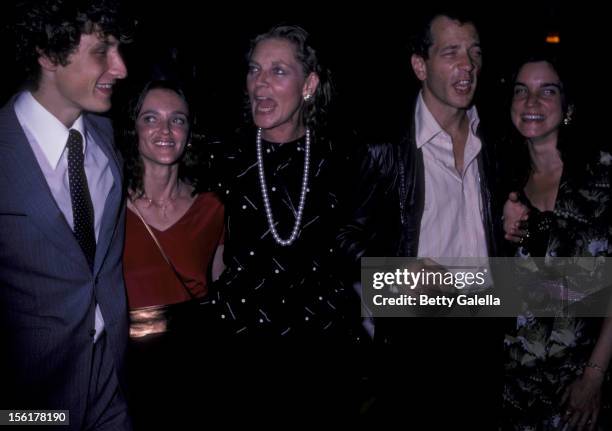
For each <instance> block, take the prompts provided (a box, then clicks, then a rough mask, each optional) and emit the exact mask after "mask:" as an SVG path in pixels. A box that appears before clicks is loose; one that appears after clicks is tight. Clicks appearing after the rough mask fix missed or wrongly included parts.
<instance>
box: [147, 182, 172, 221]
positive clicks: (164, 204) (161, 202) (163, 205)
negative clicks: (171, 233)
mask: <svg viewBox="0 0 612 431" xmlns="http://www.w3.org/2000/svg"><path fill="white" fill-rule="evenodd" d="M177 189H178V187H177ZM178 197H179V191H178V190H177V193H176V196H174V197H172V196H168V199H153V198H150V197H149V196H147V194H146V193H145V192H144V191H143V194H142V196H141V197H140V198H139V199H142V200H144V201H145V202H146V208H151V206H155V207H157V208H159V209H160V210H161V215H162V217H163V218H168V217H167V214H166V209H167V208H168V206H170V205H171V204H174V202H176V200H177V199H178Z"/></svg>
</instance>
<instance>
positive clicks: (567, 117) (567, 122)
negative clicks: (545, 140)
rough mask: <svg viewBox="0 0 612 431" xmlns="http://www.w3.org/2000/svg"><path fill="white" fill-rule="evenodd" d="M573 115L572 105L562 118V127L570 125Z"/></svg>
mask: <svg viewBox="0 0 612 431" xmlns="http://www.w3.org/2000/svg"><path fill="white" fill-rule="evenodd" d="M573 115H574V108H573V106H572V105H570V106H569V108H568V110H567V112H566V113H565V116H564V117H563V125H564V126H569V125H570V124H572V116H573Z"/></svg>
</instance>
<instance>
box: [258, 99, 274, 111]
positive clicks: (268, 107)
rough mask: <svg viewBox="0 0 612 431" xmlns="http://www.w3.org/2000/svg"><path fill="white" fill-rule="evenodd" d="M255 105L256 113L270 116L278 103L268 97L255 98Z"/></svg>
mask: <svg viewBox="0 0 612 431" xmlns="http://www.w3.org/2000/svg"><path fill="white" fill-rule="evenodd" d="M254 105H255V112H256V113H260V114H269V113H270V112H272V111H274V109H275V108H276V102H275V101H274V100H272V99H270V98H268V97H255V100H254Z"/></svg>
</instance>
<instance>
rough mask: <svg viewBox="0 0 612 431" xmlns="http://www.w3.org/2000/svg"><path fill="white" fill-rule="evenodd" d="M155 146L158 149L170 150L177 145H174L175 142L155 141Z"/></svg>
mask: <svg viewBox="0 0 612 431" xmlns="http://www.w3.org/2000/svg"><path fill="white" fill-rule="evenodd" d="M153 145H155V146H156V147H162V148H168V147H174V146H175V145H176V144H175V143H174V141H155V142H153Z"/></svg>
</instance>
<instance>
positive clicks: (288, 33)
mask: <svg viewBox="0 0 612 431" xmlns="http://www.w3.org/2000/svg"><path fill="white" fill-rule="evenodd" d="M268 39H281V40H286V41H289V42H290V43H291V44H292V45H293V46H294V47H295V55H296V58H297V60H298V61H299V62H300V64H301V65H302V68H303V70H304V75H305V76H308V75H309V74H310V73H312V72H314V73H316V74H317V76H318V77H319V85H318V87H317V90H316V91H315V93H314V95H313V98H312V99H311V100H310V101H308V102H304V108H303V112H302V120H303V122H304V125H305V126H306V127H308V128H310V129H311V130H312V131H313V133H316V131H317V130H321V129H322V128H324V127H325V126H326V122H327V117H328V114H329V109H330V104H331V100H332V93H333V85H332V80H331V73H330V71H329V70H328V69H327V68H326V67H325V66H324V65H323V64H322V63H321V60H320V55H319V53H318V52H317V50H316V49H315V48H314V46H313V43H312V38H311V36H310V35H309V34H308V32H307V31H306V30H304V29H303V28H302V27H299V26H296V25H280V26H276V27H273V28H272V29H270V30H269V31H267V32H265V33H262V34H260V35H258V36H256V37H255V38H254V39H253V40H252V41H251V47H250V49H249V52H248V54H247V61H249V60H250V59H251V56H252V55H253V52H254V51H255V47H256V46H257V44H258V43H259V42H262V41H264V40H268Z"/></svg>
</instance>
